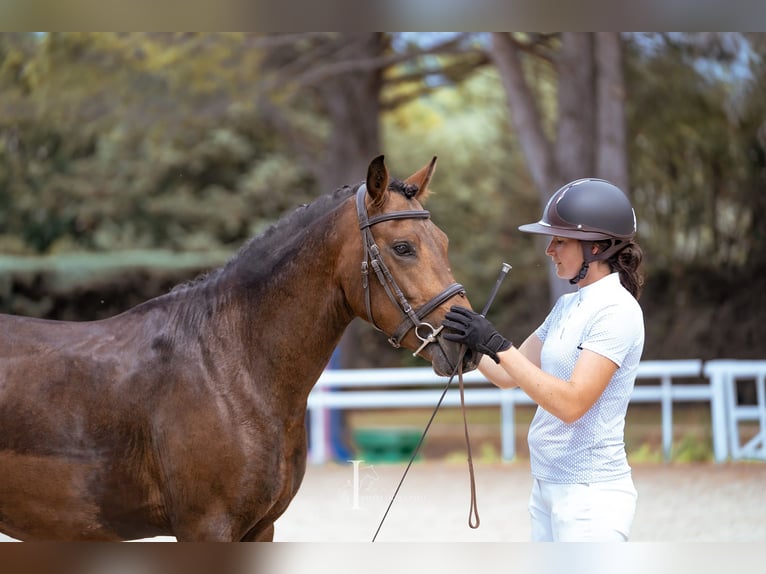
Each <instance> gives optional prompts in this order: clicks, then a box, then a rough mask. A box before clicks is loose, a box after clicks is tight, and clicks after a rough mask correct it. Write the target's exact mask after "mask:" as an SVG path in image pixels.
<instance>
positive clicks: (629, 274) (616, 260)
mask: <svg viewBox="0 0 766 574" xmlns="http://www.w3.org/2000/svg"><path fill="white" fill-rule="evenodd" d="M596 243H601V242H598V241H597V242H596ZM606 243H607V244H608V243H609V242H606ZM600 249H601V248H600ZM643 259H644V252H643V250H642V249H641V246H640V245H639V244H638V243H636V242H635V241H630V242H629V243H627V244H626V245H625V247H623V248H622V249H620V250H619V251H618V252H617V253H615V254H614V255H612V256H611V257H610V258H609V259H607V263H608V264H609V269H610V270H611V271H612V273H614V272H615V271H616V272H618V273H619V274H620V283H622V286H623V287H625V289H627V290H628V291H629V292H630V294H631V295H633V297H635V298H636V300H638V299H639V298H640V297H641V291H642V290H643V288H644V273H643V269H642V268H641V262H642V261H643Z"/></svg>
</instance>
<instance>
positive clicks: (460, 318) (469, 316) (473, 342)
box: [442, 305, 513, 363]
mask: <svg viewBox="0 0 766 574" xmlns="http://www.w3.org/2000/svg"><path fill="white" fill-rule="evenodd" d="M442 324H443V325H444V326H445V327H447V328H448V329H450V330H451V331H452V332H447V333H445V334H444V338H445V339H447V340H448V341H454V342H456V343H462V344H463V345H465V346H466V347H468V348H469V349H471V351H473V352H478V353H484V354H485V355H489V356H490V357H492V360H493V361H495V362H496V363H499V362H500V359H499V358H498V356H497V354H498V353H499V352H500V351H505V350H506V349H510V348H511V345H512V344H513V343H511V342H510V341H509V340H508V339H506V338H505V337H503V336H502V335H501V334H500V333H498V332H497V329H495V326H494V325H493V324H492V323H490V322H489V320H487V319H486V318H485V317H482V316H481V315H479V314H478V313H476V312H474V311H471V310H470V309H466V308H465V307H460V306H459V305H453V306H452V307H451V308H450V310H449V312H448V313H447V314H446V315H445V316H444V321H443V322H442Z"/></svg>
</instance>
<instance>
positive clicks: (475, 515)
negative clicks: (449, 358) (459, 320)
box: [372, 346, 481, 542]
mask: <svg viewBox="0 0 766 574" xmlns="http://www.w3.org/2000/svg"><path fill="white" fill-rule="evenodd" d="M465 353H466V347H465V346H463V347H462V348H461V349H460V354H459V356H458V361H457V365H455V370H454V371H453V372H452V376H451V377H450V378H449V380H448V381H447V384H446V385H445V386H444V390H443V391H442V394H441V396H440V397H439V400H438V401H437V403H436V407H434V410H433V412H432V413H431V417H430V418H429V419H428V422H427V423H426V427H425V428H424V429H423V434H421V435H420V440H419V441H418V444H417V446H416V447H415V450H414V451H413V452H412V456H411V457H410V460H409V462H408V463H407V467H406V468H405V469H404V473H403V474H402V478H401V480H400V481H399V484H398V485H397V487H396V490H395V491H394V495H393V496H392V497H391V501H390V502H389V503H388V507H387V508H386V511H385V513H383V518H381V519H380V524H378V529H377V530H376V531H375V534H374V535H373V537H372V542H375V539H376V538H377V537H378V533H379V532H380V529H381V528H382V527H383V523H384V522H385V521H386V517H388V512H389V511H390V510H391V507H392V506H393V504H394V500H396V497H397V496H398V494H399V490H400V489H401V488H402V484H404V479H405V478H407V473H409V471H410V467H411V466H412V463H413V462H414V461H415V457H417V455H418V452H419V451H420V447H421V445H422V444H423V441H424V440H425V438H426V434H428V429H430V428H431V423H433V422H434V418H435V417H436V413H437V412H439V407H441V404H442V402H443V401H444V397H445V396H446V395H447V391H448V390H449V387H450V385H451V384H452V381H453V380H454V379H455V375H457V376H458V387H459V389H460V411H461V413H462V415H463V430H464V431H465V447H466V453H467V459H468V476H469V478H470V482H471V505H470V508H469V510H468V526H470V527H471V528H473V529H476V528H478V527H479V525H480V524H481V519H480V518H479V508H478V505H477V502H476V474H475V472H474V469H473V455H472V454H471V440H470V438H469V437H468V420H467V418H466V408H465V385H464V383H463V357H465Z"/></svg>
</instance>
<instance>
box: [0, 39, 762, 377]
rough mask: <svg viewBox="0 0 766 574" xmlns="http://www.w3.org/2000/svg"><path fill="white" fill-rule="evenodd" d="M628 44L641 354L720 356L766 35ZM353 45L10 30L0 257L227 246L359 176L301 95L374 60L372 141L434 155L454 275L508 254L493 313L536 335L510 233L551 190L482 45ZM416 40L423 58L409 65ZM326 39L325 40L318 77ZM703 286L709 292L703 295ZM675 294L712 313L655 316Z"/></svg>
mask: <svg viewBox="0 0 766 574" xmlns="http://www.w3.org/2000/svg"><path fill="white" fill-rule="evenodd" d="M625 39H626V46H627V50H626V53H625V65H626V102H627V113H628V116H627V118H626V119H627V122H628V132H629V145H630V149H629V150H628V152H629V158H630V177H631V194H632V198H633V201H634V205H635V207H636V210H637V213H638V218H639V241H640V242H641V244H642V246H643V247H644V249H645V252H646V262H647V267H648V270H649V274H650V275H649V276H650V282H649V283H648V284H647V290H646V292H645V297H644V299H643V300H642V303H643V304H644V305H645V309H646V311H647V326H648V328H651V329H655V327H654V326H656V325H659V327H657V328H656V329H655V332H652V333H651V338H648V339H647V341H648V343H647V344H648V347H647V349H648V350H649V349H650V347H649V345H653V348H652V349H650V354H649V356H651V353H654V354H655V355H664V354H667V353H671V354H672V350H669V348H668V347H667V343H670V344H680V343H677V342H678V341H679V340H681V338H683V337H687V342H686V347H685V348H690V347H691V348H692V349H694V345H699V348H700V352H699V353H697V352H694V354H695V355H703V354H704V353H703V352H702V350H706V352H710V353H713V352H719V351H720V349H721V348H722V347H720V345H723V344H724V343H725V341H726V340H733V338H732V337H731V336H730V335H727V333H726V329H725V328H724V329H719V330H718V331H717V332H716V333H714V334H709V333H705V330H706V329H707V330H708V331H709V325H710V323H708V324H707V327H706V326H705V325H703V324H701V322H704V321H706V320H713V321H716V322H719V324H720V321H721V320H722V319H723V317H722V315H721V313H720V312H716V311H715V308H716V306H718V305H719V302H721V301H724V300H726V299H725V298H726V297H727V295H728V294H731V293H732V290H736V289H737V286H738V285H739V284H741V282H742V281H743V280H745V279H743V278H747V277H748V276H749V275H751V276H754V275H756V274H757V273H759V272H760V270H762V268H763V266H762V264H761V263H760V262H762V261H764V260H766V218H763V217H762V214H763V213H764V212H766V193H764V189H766V123H764V118H766V100H764V98H763V97H762V94H763V93H764V91H766V63H764V61H763V54H766V49H765V48H764V45H763V35H758V34H749V35H742V34H732V35H720V36H715V35H701V34H677V35H671V34H631V35H626V37H625ZM342 40H343V39H342V38H339V37H338V36H337V35H329V36H328V35H326V34H319V33H315V34H311V33H308V34H305V35H295V36H285V37H271V36H267V37H262V36H257V35H253V34H234V33H232V34H219V33H216V34H197V33H186V34H179V33H55V34H53V33H52V34H44V35H41V34H32V33H6V34H0V253H3V254H11V255H13V254H17V255H36V254H42V255H50V254H53V255H55V254H65V253H71V252H82V251H85V252H94V253H115V252H121V251H125V250H135V249H150V250H157V249H164V250H170V251H174V252H216V253H220V252H225V251H229V252H231V251H233V250H234V249H235V248H237V247H238V246H239V245H240V244H241V243H242V242H243V241H245V240H246V239H247V238H249V237H250V236H252V235H254V234H255V233H257V232H259V231H260V230H262V229H264V228H265V227H267V226H268V225H270V224H271V223H273V222H274V221H275V220H276V219H278V218H279V217H280V216H281V215H283V214H284V213H286V212H288V211H289V210H291V209H292V208H293V207H295V206H297V205H299V204H301V203H305V202H308V201H311V200H312V199H313V198H315V197H317V196H318V195H320V194H321V193H324V192H327V191H331V190H330V189H324V188H323V185H324V184H320V181H319V180H320V179H323V180H326V181H333V182H334V185H336V186H340V185H343V184H353V183H356V181H345V180H342V179H341V178H340V176H338V177H337V178H336V177H334V176H335V175H336V174H335V173H334V170H333V173H327V174H325V175H326V176H327V177H324V178H320V176H319V174H318V172H317V169H318V166H321V165H322V163H323V161H324V155H323V153H324V151H325V150H324V149H323V142H327V141H329V139H330V138H331V137H333V136H334V137H336V138H337V136H338V135H339V134H340V135H341V136H342V135H343V134H344V133H345V132H344V130H348V131H349V132H350V131H351V130H350V128H349V127H348V126H337V125H336V126H334V125H330V122H329V118H328V116H327V115H326V113H324V112H323V109H322V107H321V106H318V105H316V103H315V102H314V103H312V101H311V100H312V98H311V97H310V95H311V94H310V91H309V89H311V90H316V89H324V88H323V87H322V86H324V87H328V86H329V85H330V83H331V82H333V78H334V76H333V70H335V71H338V72H339V71H342V72H343V73H345V74H348V73H349V70H351V71H353V69H355V68H353V66H359V68H358V69H360V70H361V69H369V67H370V66H374V65H380V66H381V67H383V68H385V79H386V82H385V83H383V84H381V87H380V89H381V93H380V102H379V104H380V105H379V108H380V110H383V113H382V116H381V118H380V125H381V134H382V135H381V139H382V141H381V142H377V145H378V146H379V147H380V150H381V151H382V152H384V153H385V154H386V157H387V164H388V165H389V167H390V169H392V171H393V173H394V175H396V176H398V177H405V176H407V175H409V174H410V173H411V172H412V171H414V170H415V169H418V168H420V167H421V166H422V165H424V164H425V163H426V162H427V161H428V160H429V159H430V157H431V156H433V155H436V156H439V162H438V164H437V171H436V176H435V178H434V180H433V182H432V188H433V191H434V194H433V196H432V198H431V200H430V201H429V203H428V208H429V209H430V210H431V211H432V213H433V218H434V220H435V221H436V223H437V224H438V225H440V226H441V227H442V228H443V229H444V230H445V231H446V232H447V234H448V235H449V237H450V240H451V247H450V254H451V260H452V266H453V272H454V274H455V277H456V279H457V280H458V281H459V282H461V283H463V284H464V285H465V286H466V287H467V288H468V292H469V296H470V297H471V299H472V301H473V302H474V305H475V306H479V307H481V306H483V304H484V302H485V297H486V296H487V295H488V293H489V291H490V289H491V287H492V285H493V284H494V280H495V278H496V276H497V273H498V271H499V268H500V263H501V262H504V261H505V262H508V263H510V264H511V265H512V266H513V270H512V271H511V274H510V276H509V280H508V281H507V282H506V283H505V284H504V287H503V289H502V290H501V292H500V293H499V295H498V299H497V301H496V303H495V304H494V306H493V309H492V311H491V312H490V317H491V318H492V319H493V320H495V321H496V322H497V323H498V325H499V326H501V327H502V328H503V329H504V330H506V331H507V332H508V333H509V334H510V335H511V336H512V337H514V338H518V337H521V336H526V334H527V333H529V332H530V331H531V330H532V329H533V328H534V327H535V326H536V325H537V323H538V322H539V321H540V319H541V317H543V316H544V313H545V312H546V311H547V309H548V305H549V302H548V301H547V297H546V296H545V294H546V290H545V281H546V270H545V268H544V264H545V263H544V260H543V258H542V257H541V255H540V252H541V250H540V245H539V243H537V242H535V241H534V239H533V238H532V237H529V236H526V235H524V234H521V233H519V232H518V231H517V226H518V225H520V224H522V223H526V222H528V221H532V220H534V219H537V218H538V217H539V199H538V195H537V191H536V190H535V189H534V186H533V185H532V183H531V181H530V178H529V174H528V171H527V168H526V164H525V161H524V158H523V154H522V151H521V149H520V146H519V143H518V142H517V140H516V138H515V137H514V134H513V131H512V129H510V127H509V126H510V123H509V121H508V117H507V110H506V105H505V95H504V94H503V91H502V86H501V84H500V82H499V80H498V78H497V75H496V73H495V71H494V69H493V68H492V66H491V64H490V63H489V62H488V60H487V58H486V57H485V56H482V52H481V46H482V42H484V41H485V39H484V37H483V36H482V35H481V34H476V35H469V36H467V37H466V36H465V35H464V36H463V37H461V36H458V35H455V36H451V37H448V38H447V41H442V42H443V45H442V46H441V48H440V49H442V50H443V52H440V53H436V51H435V50H430V49H429V48H428V47H424V46H423V45H422V44H420V43H419V42H421V41H422V40H419V41H415V40H416V38H415V37H414V36H413V35H412V34H408V35H399V36H397V35H392V36H391V38H388V40H390V41H387V42H381V43H380V45H381V46H384V47H385V49H386V50H388V51H387V52H385V53H382V54H380V58H381V63H379V64H375V63H374V62H371V61H369V59H362V60H357V61H354V62H352V63H351V64H349V63H348V62H344V60H342V59H341V58H342V57H343V56H344V55H346V56H349V57H353V56H354V54H344V52H343V41H342ZM430 40H432V41H433V42H434V44H435V43H436V40H434V39H433V38H430ZM439 41H441V40H439ZM553 45H555V43H554V44H553ZM410 49H414V50H421V52H422V54H421V55H420V56H419V57H418V58H410V59H406V58H405V57H404V56H403V54H402V53H401V52H402V51H404V50H410ZM323 50H325V51H330V50H331V51H332V59H330V58H329V57H328V58H325V59H324V60H326V61H327V66H326V67H325V68H323V67H322V62H323V61H324V60H323V57H322V54H323V53H325V52H323ZM397 50H398V51H399V52H397ZM327 53H329V52H327ZM461 54H462V55H461ZM466 54H467V56H466ZM551 57H555V54H551ZM352 64H353V65H352ZM526 67H527V69H528V73H529V75H530V76H531V77H532V78H533V79H534V89H535V93H536V94H539V95H541V97H545V100H546V102H553V101H555V97H554V95H553V94H555V90H556V79H555V77H552V75H551V74H550V73H544V71H545V70H547V69H549V66H546V65H544V63H541V62H538V61H536V60H534V59H530V60H528V62H527V66H526ZM293 73H294V74H295V75H294V77H293V80H292V81H291V74H293ZM317 86H319V88H317ZM343 86H344V84H341V87H343ZM327 101H331V100H329V99H328V100H327ZM543 109H544V110H545V111H546V113H550V114H552V113H555V110H554V109H552V107H551V106H550V105H545V106H543ZM285 126H289V131H287V130H286V128H285ZM352 141H353V140H352ZM325 171H327V169H325ZM363 177H364V174H363V173H359V176H358V178H359V179H358V180H361V179H362V178H363ZM358 180H357V181H358ZM714 276H715V277H717V279H716V280H715V281H712V280H711V278H712V277H714ZM702 286H706V287H705V288H704V291H705V293H704V295H705V297H707V298H705V299H700V303H699V305H697V306H696V307H695V305H694V299H695V298H699V297H700V290H701V289H702ZM714 287H715V288H717V289H719V291H715V292H713V288H714ZM144 294H146V295H149V294H148V293H146V292H144ZM741 303H742V302H738V303H733V304H731V305H730V306H729V307H728V308H730V309H732V310H733V311H735V312H736V313H737V316H738V318H739V319H738V320H746V319H747V317H741V315H742V314H743V313H744V312H745V311H744V310H743V309H747V310H748V311H747V312H748V314H749V316H750V317H752V318H755V319H757V318H758V317H761V318H764V315H766V309H764V308H763V307H764V305H766V304H764V303H759V302H758V301H757V300H756V301H749V302H748V305H746V306H745V305H742V304H741ZM663 305H664V306H665V307H672V309H673V310H675V311H678V312H679V313H680V312H682V311H686V312H688V313H689V314H691V315H692V316H694V317H698V318H699V320H697V321H696V322H695V323H694V324H693V325H689V324H686V323H684V322H683V321H679V320H678V316H677V315H673V317H671V316H670V315H668V319H667V321H665V320H662V321H658V320H655V319H654V318H653V317H654V314H659V313H660V312H661V311H662V309H663V308H664V307H662V306H663ZM700 306H702V307H703V309H702V311H705V312H702V313H701V312H700ZM723 308H724V307H721V309H723ZM707 311H709V312H707ZM703 318H704V319H703ZM764 323H766V321H761V324H764ZM759 329H760V330H759ZM762 330H763V327H758V328H756V327H753V328H750V327H742V326H741V323H740V328H738V330H737V332H738V333H742V337H741V338H740V339H741V341H742V344H743V345H750V347H748V349H746V351H744V353H745V354H750V355H752V354H753V353H757V352H758V351H757V348H756V347H757V344H756V343H752V344H751V343H748V341H758V340H760V333H761V332H762ZM367 333H369V337H370V338H374V339H375V341H376V343H375V344H376V345H377V344H378V343H379V342H380V338H379V337H378V336H377V334H375V333H373V332H372V330H367V331H366V332H365V335H364V337H367V336H368V335H367ZM669 333H674V335H673V337H675V339H674V340H673V341H667V337H669V336H670V335H669ZM362 345H364V341H362ZM383 346H385V342H384V343H383ZM377 352H380V347H377V348H376V353H377ZM724 352H726V351H724ZM363 354H364V353H363ZM373 354H375V353H372V354H368V355H369V356H372V355H373ZM379 354H380V356H381V357H384V358H383V359H381V360H384V361H395V360H396V361H402V360H407V359H406V357H404V355H407V357H409V354H402V353H399V352H396V351H391V352H390V354H385V351H384V352H380V353H379ZM728 354H729V355H730V356H734V353H731V352H728ZM740 354H741V353H740ZM413 361H414V359H413ZM418 364H422V362H419V363H418Z"/></svg>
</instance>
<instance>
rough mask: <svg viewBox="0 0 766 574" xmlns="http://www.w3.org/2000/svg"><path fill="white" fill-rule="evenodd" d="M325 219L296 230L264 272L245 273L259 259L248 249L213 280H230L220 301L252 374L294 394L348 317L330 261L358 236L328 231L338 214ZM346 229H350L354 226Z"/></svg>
mask: <svg viewBox="0 0 766 574" xmlns="http://www.w3.org/2000/svg"><path fill="white" fill-rule="evenodd" d="M328 217H332V218H333V221H331V222H329V223H327V222H325V223H322V224H315V225H312V226H310V227H308V228H306V229H303V230H300V235H301V237H300V238H299V239H296V240H295V241H293V242H292V245H290V246H286V247H285V249H284V254H283V255H282V256H281V257H280V258H278V259H277V260H275V261H274V264H273V266H272V268H271V270H270V271H269V272H268V273H264V272H263V271H259V272H258V273H253V272H250V271H248V270H249V269H253V268H255V267H256V266H257V265H258V264H259V261H254V260H253V259H254V258H257V257H258V256H259V255H258V252H257V249H256V248H254V247H253V248H252V249H249V250H245V251H244V252H243V253H242V254H241V255H240V256H238V258H237V261H236V262H235V265H233V266H232V268H231V269H228V270H227V271H226V273H225V274H224V276H223V277H221V279H220V281H221V282H222V283H224V284H226V283H228V284H229V287H230V291H229V293H230V295H229V296H228V298H227V299H228V304H227V305H226V306H227V307H228V308H229V309H228V313H229V317H230V318H233V321H234V323H235V324H236V325H237V328H236V333H237V335H236V336H237V338H238V339H239V344H241V345H242V349H243V352H244V353H245V356H246V363H247V365H248V366H249V367H250V369H251V370H252V373H253V376H254V377H257V378H259V379H260V380H261V382H262V383H261V384H270V385H276V386H279V385H284V384H285V381H291V383H290V384H291V385H295V388H294V389H291V390H293V391H295V390H298V389H300V391H301V392H300V394H301V395H308V392H309V391H310V390H311V387H313V385H314V383H315V382H316V380H317V379H318V378H319V375H321V373H322V370H324V368H325V367H326V365H327V363H328V361H329V359H330V356H331V355H332V352H333V350H334V349H335V346H336V345H337V344H338V342H339V341H340V338H341V336H342V335H343V331H344V330H345V329H346V327H347V326H348V324H349V323H350V322H351V320H352V318H353V314H352V312H351V310H350V308H349V306H348V305H347V303H346V301H345V297H344V295H343V291H342V289H341V287H340V285H338V284H337V280H336V274H335V267H336V265H337V264H338V261H339V257H340V253H341V249H342V247H343V245H344V243H345V241H352V240H356V241H359V239H358V238H355V239H351V238H344V237H343V235H344V234H343V233H339V232H337V231H336V232H328V231H327V230H328V229H337V228H338V227H339V225H340V222H339V219H340V218H342V217H343V213H336V214H332V215H330V216H328ZM354 221H355V220H354ZM346 228H349V229H352V230H354V231H356V228H355V226H354V225H353V224H352V225H350V226H349V225H347V226H346ZM264 372H268V373H269V375H267V376H264V374H263V373H264Z"/></svg>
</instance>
